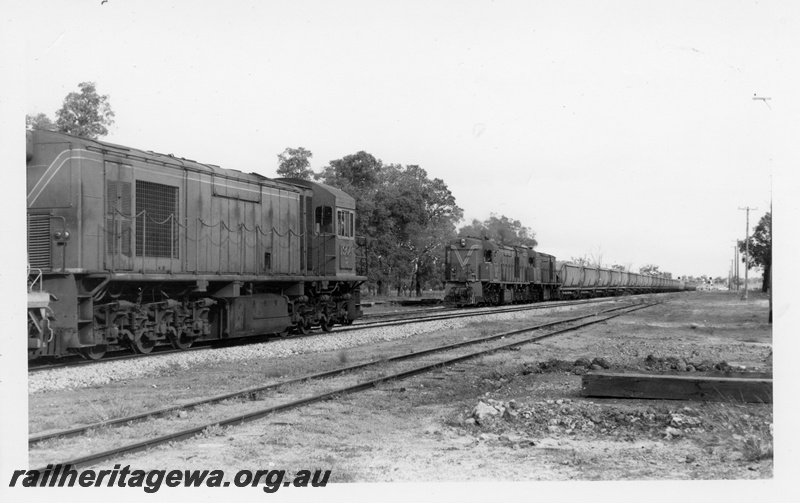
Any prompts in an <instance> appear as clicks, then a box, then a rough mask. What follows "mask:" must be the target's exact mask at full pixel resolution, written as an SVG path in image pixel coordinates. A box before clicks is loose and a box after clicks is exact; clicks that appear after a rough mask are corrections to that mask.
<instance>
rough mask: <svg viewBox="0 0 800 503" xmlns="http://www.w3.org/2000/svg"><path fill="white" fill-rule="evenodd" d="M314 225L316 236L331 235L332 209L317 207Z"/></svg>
mask: <svg viewBox="0 0 800 503" xmlns="http://www.w3.org/2000/svg"><path fill="white" fill-rule="evenodd" d="M314 224H315V228H316V231H317V234H331V233H333V208H331V207H330V206H317V209H316V210H315V211H314Z"/></svg>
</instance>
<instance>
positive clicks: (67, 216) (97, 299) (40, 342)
mask: <svg viewBox="0 0 800 503" xmlns="http://www.w3.org/2000/svg"><path fill="white" fill-rule="evenodd" d="M26 181H27V215H26V218H27V250H28V264H29V265H28V268H29V271H28V272H29V274H28V317H27V321H28V358H29V359H37V358H42V357H61V356H67V355H73V354H80V355H82V356H84V357H86V358H90V359H98V358H101V357H103V356H104V355H105V353H106V352H107V351H110V350H114V349H120V348H129V349H131V350H133V351H135V352H137V353H150V352H151V351H152V350H153V349H154V348H155V347H156V346H159V345H171V346H173V347H175V348H178V349H186V348H188V347H190V346H191V345H192V344H194V343H196V342H200V341H215V340H223V339H231V338H239V337H247V336H254V335H263V334H277V335H280V336H284V335H287V334H289V333H292V332H295V333H301V334H303V333H308V331H309V330H312V329H321V330H323V331H330V330H331V329H332V328H333V327H334V326H335V325H337V324H338V325H349V324H351V323H352V322H353V321H354V320H356V319H358V318H359V317H361V316H362V310H361V287H362V285H363V284H364V283H365V282H366V281H367V273H368V271H367V258H366V252H365V251H366V246H365V242H364V240H361V239H358V238H357V236H356V235H355V221H356V206H355V199H354V198H353V197H352V196H350V195H349V194H347V193H345V192H344V191H342V190H340V189H338V188H335V187H331V186H328V185H325V184H322V183H318V182H313V181H308V180H300V179H287V178H284V179H270V178H266V177H264V176H261V175H259V174H257V173H243V172H240V171H235V170H230V169H223V168H220V167H219V166H215V165H212V164H205V163H200V162H197V161H194V160H191V159H186V158H182V157H176V156H174V155H171V154H160V153H156V152H153V151H145V150H139V149H134V148H130V147H125V146H121V145H116V144H112V143H108V142H103V141H98V140H92V139H87V138H82V137H77V136H72V135H68V134H64V133H58V132H53V131H46V130H33V131H28V132H27V148H26ZM445 261H446V267H445V269H446V273H445V275H446V278H445V279H446V286H445V301H446V302H447V303H449V304H452V305H458V306H468V305H478V304H489V305H500V304H506V303H517V302H535V301H541V300H549V299H562V298H576V297H581V296H596V295H616V294H621V293H625V292H630V293H645V292H666V291H678V290H683V289H684V288H685V285H684V284H683V282H681V281H678V280H672V279H669V278H666V277H654V276H644V275H640V274H633V273H626V272H621V271H613V270H607V269H602V268H589V267H579V266H574V265H572V264H561V265H560V266H558V268H557V265H556V262H555V258H554V257H553V256H551V255H547V254H544V253H539V252H536V251H533V250H532V249H530V248H524V247H507V246H500V245H497V244H495V243H494V242H492V241H490V240H486V239H475V238H464V239H460V238H459V239H456V240H454V241H452V242H451V243H449V245H448V246H447V249H446V252H445Z"/></svg>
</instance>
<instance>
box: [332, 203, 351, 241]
mask: <svg viewBox="0 0 800 503" xmlns="http://www.w3.org/2000/svg"><path fill="white" fill-rule="evenodd" d="M354 222H355V219H354V214H353V212H352V211H349V210H336V233H337V234H338V235H339V236H340V237H343V238H352V237H354V236H355V229H354V225H353V224H354Z"/></svg>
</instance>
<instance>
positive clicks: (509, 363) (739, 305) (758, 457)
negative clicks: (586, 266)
mask: <svg viewBox="0 0 800 503" xmlns="http://www.w3.org/2000/svg"><path fill="white" fill-rule="evenodd" d="M658 298H659V299H662V300H666V301H667V302H665V303H663V304H661V305H659V306H656V307H653V308H649V309H645V310H641V311H638V312H636V313H634V314H630V315H625V316H622V317H619V318H615V319H613V320H611V321H608V322H605V323H602V324H598V325H594V326H591V327H587V328H583V329H580V330H578V331H576V332H572V333H569V334H565V335H561V336H558V337H554V338H551V339H546V340H544V341H542V342H540V343H534V344H528V345H525V346H523V347H521V348H520V349H518V350H514V351H501V352H497V353H495V354H492V355H490V356H486V357H482V358H480V359H475V360H471V361H467V362H463V363H460V364H458V365H454V366H451V367H447V368H443V369H441V370H439V371H437V372H434V373H430V374H427V375H423V376H419V377H415V378H411V379H407V380H404V381H400V382H392V383H389V384H386V385H384V386H381V387H379V388H377V389H375V390H374V391H370V392H366V393H360V394H356V395H349V396H344V397H340V398H338V399H336V400H331V401H327V402H324V403H321V404H316V405H312V406H308V407H304V408H300V409H296V410H293V411H289V412H286V413H282V414H279V415H275V416H273V417H270V418H267V419H265V420H261V421H256V422H253V423H249V424H247V425H243V426H239V427H235V428H225V429H223V428H216V429H215V428H212V429H210V430H208V431H207V432H206V434H204V435H203V436H202V437H199V438H196V439H194V440H190V441H186V442H182V443H180V444H175V445H171V446H169V447H164V448H157V449H154V450H152V451H150V452H146V453H140V454H137V455H132V456H129V457H127V458H125V459H120V460H115V461H113V462H109V463H107V465H108V466H103V468H110V467H111V466H113V465H114V464H117V463H119V464H122V465H123V466H124V465H126V464H130V465H131V467H132V468H135V469H145V470H147V469H163V468H169V469H173V468H180V469H195V468H197V469H223V470H226V473H227V472H230V473H235V471H236V470H239V469H244V468H249V469H285V470H287V471H295V470H299V469H325V470H331V471H332V473H331V482H334V483H335V482H397V481H413V482H431V481H540V480H655V479H659V480H719V479H721V480H733V479H770V478H771V477H772V476H773V436H772V423H773V408H772V404H742V403H735V402H733V401H729V402H686V401H663V400H621V399H588V398H584V397H582V396H581V392H580V390H581V374H582V373H583V372H585V371H586V369H587V368H591V365H592V364H594V365H596V366H597V368H600V367H602V368H609V369H611V370H621V371H633V370H670V371H673V372H687V373H690V372H694V371H702V370H726V371H730V370H734V371H744V372H771V371H772V330H771V325H769V324H767V309H768V300H767V298H766V297H762V296H760V295H758V294H751V298H750V300H749V301H748V302H746V303H745V302H742V301H740V300H739V298H738V297H737V296H736V295H735V294H728V293H727V292H689V293H684V294H670V295H667V296H659V297H658ZM591 309H595V310H597V309H598V308H585V307H584V308H580V309H576V310H571V311H556V310H554V311H550V312H547V313H533V314H531V315H530V317H529V318H527V319H525V320H518V321H514V322H510V321H509V322H502V323H492V322H482V323H475V324H474V325H472V326H470V327H469V329H466V330H460V331H459V332H458V333H454V332H453V331H442V332H441V333H434V334H430V333H429V334H425V335H424V337H423V336H421V337H418V338H412V339H406V340H402V341H395V342H388V343H384V344H381V345H378V346H369V347H359V348H353V349H351V350H347V351H339V352H336V353H334V354H317V355H308V356H303V357H298V358H296V359H295V358H292V359H275V360H271V361H268V362H266V361H253V362H248V363H247V365H242V364H241V363H239V364H230V365H227V364H226V365H221V364H217V365H214V366H213V367H210V368H203V369H199V368H198V369H191V370H189V371H184V370H181V371H177V370H176V372H175V373H173V374H169V373H167V374H166V375H159V376H152V377H149V378H147V379H137V380H133V381H129V382H125V383H116V384H114V385H112V386H106V387H102V388H89V389H82V390H75V391H62V392H52V393H42V394H37V395H33V396H31V399H30V414H29V417H30V421H31V432H36V431H43V430H47V429H52V428H63V427H66V426H69V424H68V423H70V422H74V421H75V420H76V418H79V419H80V421H83V422H92V420H95V421H96V420H98V419H99V418H102V417H105V416H111V417H119V416H123V415H127V414H130V413H133V412H136V411H135V410H130V409H136V408H137V407H139V406H140V405H147V406H149V407H151V408H157V407H160V406H164V405H167V404H171V403H174V402H176V401H180V400H189V399H193V398H197V397H199V396H208V395H214V394H218V393H222V392H224V391H231V390H235V389H240V388H245V387H248V386H253V385H255V384H260V383H264V382H269V381H270V380H277V379H278V378H279V377H286V376H293V375H303V374H307V373H310V372H311V371H317V370H322V369H323V368H332V367H334V366H337V365H341V364H342V363H346V362H347V363H355V362H358V361H362V360H368V359H374V358H376V356H377V357H380V355H390V354H396V353H401V352H405V351H408V349H409V348H411V347H415V348H422V347H425V346H429V345H431V346H432V345H438V344H441V343H443V342H444V341H446V340H449V341H454V340H461V339H463V338H469V337H476V336H478V335H481V334H488V333H495V332H499V331H502V330H511V329H514V328H521V326H523V325H533V324H538V323H542V322H545V321H551V320H554V319H557V318H560V317H567V316H573V315H575V314H576V313H579V312H583V311H586V312H590V311H591ZM576 362H577V363H578V364H577V365H576ZM481 403H482V404H483V405H479V404H481ZM476 407H479V408H480V407H489V408H491V409H493V410H494V411H495V412H496V415H493V416H488V417H485V418H483V419H481V420H478V419H477V418H476V414H475V413H474V412H475V409H476ZM117 409H121V410H117ZM189 414H190V415H191V414H192V413H191V412H189ZM180 420H181V418H178V417H176V418H175V421H180Z"/></svg>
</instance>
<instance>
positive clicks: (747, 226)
mask: <svg viewBox="0 0 800 503" xmlns="http://www.w3.org/2000/svg"><path fill="white" fill-rule="evenodd" d="M739 209H740V210H744V211H745V212H746V214H747V217H746V224H745V228H744V300H747V270H748V269H750V210H757V209H758V208H751V207H749V206H745V207H744V208H739Z"/></svg>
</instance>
